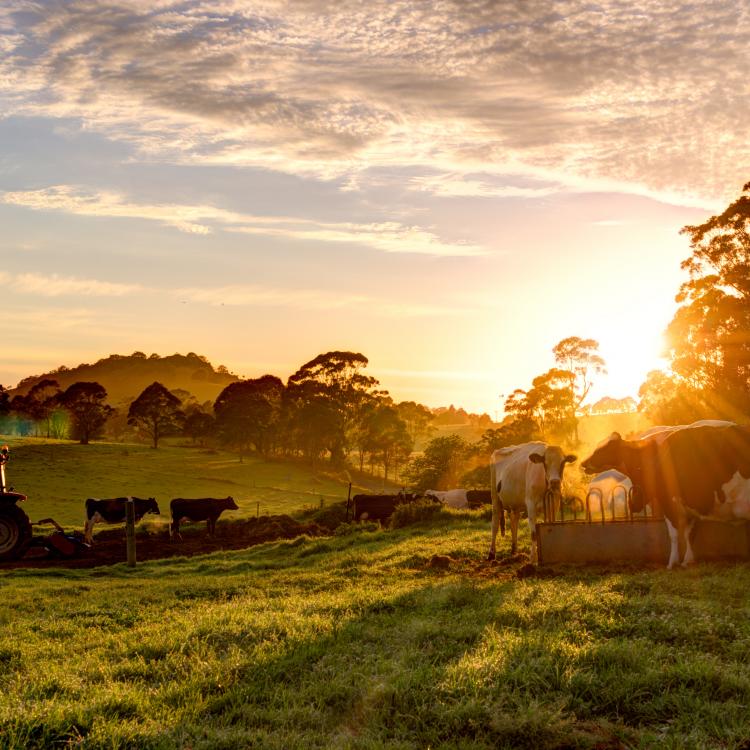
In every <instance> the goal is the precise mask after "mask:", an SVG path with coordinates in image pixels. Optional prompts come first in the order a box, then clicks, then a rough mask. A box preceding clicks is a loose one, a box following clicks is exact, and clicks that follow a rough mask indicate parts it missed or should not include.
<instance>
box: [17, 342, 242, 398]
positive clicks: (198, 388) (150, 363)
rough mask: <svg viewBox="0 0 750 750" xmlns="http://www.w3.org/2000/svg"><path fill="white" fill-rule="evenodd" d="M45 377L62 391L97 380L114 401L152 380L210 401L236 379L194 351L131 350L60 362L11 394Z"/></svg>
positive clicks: (130, 395)
mask: <svg viewBox="0 0 750 750" xmlns="http://www.w3.org/2000/svg"><path fill="white" fill-rule="evenodd" d="M45 378H51V379H53V380H56V381H57V382H58V383H59V385H60V388H61V389H62V390H65V389H66V388H67V387H68V386H70V385H72V384H73V383H76V382H78V381H96V382H97V383H101V384H102V385H103V386H104V387H105V388H106V389H107V395H108V399H109V401H110V403H113V404H114V403H118V402H120V401H123V400H125V399H127V400H132V399H134V398H136V397H137V396H138V394H139V393H141V392H142V391H143V389H144V388H146V387H147V386H149V385H151V383H153V382H154V381H155V380H156V381H159V382H160V383H162V384H163V385H165V386H166V387H167V388H169V389H170V390H175V389H177V388H180V389H183V390H186V391H188V392H189V393H192V394H193V396H195V397H196V399H198V401H200V402H203V401H209V400H210V401H213V400H215V399H216V397H217V396H218V395H219V393H221V391H222V390H223V389H224V388H225V387H226V386H227V385H229V383H232V382H234V381H235V380H238V379H239V378H238V377H237V376H236V375H233V374H232V373H230V372H229V371H228V370H227V369H226V368H225V367H222V366H219V367H218V368H214V366H213V365H212V364H211V363H210V362H209V361H208V360H207V359H206V358H205V357H203V356H201V355H199V354H195V353H193V352H190V353H189V354H172V355H169V356H166V357H160V356H159V355H158V354H152V355H151V356H146V355H145V354H143V353H142V352H134V353H133V354H130V355H121V354H111V355H110V356H109V357H105V358H104V359H100V360H99V361H98V362H94V363H93V364H80V365H78V366H77V367H65V366H64V365H63V366H62V367H58V368H57V369H56V370H52V371H51V372H46V373H43V374H41V375H32V376H30V377H28V378H24V379H23V380H22V381H21V382H20V383H19V384H18V385H17V386H16V387H15V388H14V389H12V390H11V391H10V395H11V397H12V396H14V395H16V394H26V393H27V392H28V391H29V389H30V388H32V387H33V386H34V385H35V384H36V383H38V382H39V381H40V380H44V379H45Z"/></svg>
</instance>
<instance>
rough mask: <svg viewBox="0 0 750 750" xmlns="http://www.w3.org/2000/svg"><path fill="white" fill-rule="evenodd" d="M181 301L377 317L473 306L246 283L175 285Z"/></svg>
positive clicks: (461, 310)
mask: <svg viewBox="0 0 750 750" xmlns="http://www.w3.org/2000/svg"><path fill="white" fill-rule="evenodd" d="M172 294H173V296H174V297H175V298H177V299H179V300H180V301H183V302H186V301H190V302H198V303H204V304H209V305H214V306H217V305H224V306H230V307H246V306H250V307H252V306H261V307H266V306H270V307H284V308H293V309H300V310H331V311H336V310H354V311H358V312H360V313H365V314H368V315H374V316H375V317H383V316H385V317H396V318H398V317H410V318H411V317H435V316H437V317H445V316H452V315H462V314H468V313H470V312H471V309H472V308H471V307H470V306H468V305H467V306H463V307H462V306H461V305H450V306H449V305H429V304H420V303H419V302H410V301H400V300H390V299H387V298H377V297H373V296H371V295H365V294H346V293H342V292H340V291H338V290H334V291H328V290H321V289H281V288H269V287H261V286H255V285H247V284H233V285H227V286H222V287H214V288H204V287H186V288H183V289H176V290H174V291H173V292H172Z"/></svg>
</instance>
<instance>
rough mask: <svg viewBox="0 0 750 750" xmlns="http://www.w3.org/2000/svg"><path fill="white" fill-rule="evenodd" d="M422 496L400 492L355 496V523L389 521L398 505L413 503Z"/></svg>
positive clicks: (353, 499)
mask: <svg viewBox="0 0 750 750" xmlns="http://www.w3.org/2000/svg"><path fill="white" fill-rule="evenodd" d="M421 498H422V495H418V494H415V493H411V492H399V493H398V494H397V495H364V494H360V495H355V496H354V497H353V498H352V503H353V506H354V520H355V521H387V520H388V519H389V518H390V517H391V516H392V515H393V511H394V510H396V507H397V506H398V505H402V504H403V503H413V502H414V501H415V500H420V499H421Z"/></svg>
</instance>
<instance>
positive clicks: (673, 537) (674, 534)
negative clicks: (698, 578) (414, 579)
mask: <svg viewBox="0 0 750 750" xmlns="http://www.w3.org/2000/svg"><path fill="white" fill-rule="evenodd" d="M664 521H665V523H666V524H667V532H668V533H669V542H670V550H669V562H668V563H667V570H672V568H673V567H674V566H675V564H676V563H678V562H679V561H680V537H679V531H678V529H676V528H675V527H674V526H673V525H672V522H671V521H670V520H669V519H668V518H665V519H664ZM677 526H678V528H679V526H680V523H679V521H678V522H677Z"/></svg>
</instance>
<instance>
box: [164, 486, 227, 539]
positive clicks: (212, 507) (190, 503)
mask: <svg viewBox="0 0 750 750" xmlns="http://www.w3.org/2000/svg"><path fill="white" fill-rule="evenodd" d="M238 509H239V506H238V505H237V503H236V502H234V498H233V497H231V496H229V497H218V498H217V497H194V498H185V497H176V498H175V499H174V500H172V502H170V503H169V510H170V512H171V516H172V523H171V524H170V525H169V536H170V537H172V536H176V537H177V538H178V539H182V535H181V534H180V523H183V522H187V521H206V522H207V524H206V525H207V528H208V535H209V536H213V535H214V534H215V533H216V520H217V519H218V517H219V516H220V515H221V514H222V513H223V512H224V511H225V510H238Z"/></svg>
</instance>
